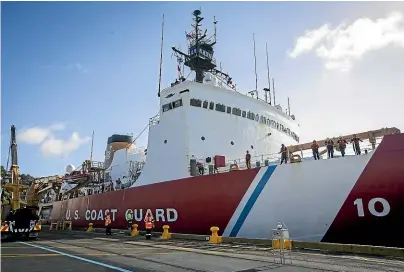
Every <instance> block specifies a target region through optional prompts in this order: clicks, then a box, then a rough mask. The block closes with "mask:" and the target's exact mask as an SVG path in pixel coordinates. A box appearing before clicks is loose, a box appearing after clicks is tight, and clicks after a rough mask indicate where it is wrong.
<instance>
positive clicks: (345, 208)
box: [51, 134, 404, 247]
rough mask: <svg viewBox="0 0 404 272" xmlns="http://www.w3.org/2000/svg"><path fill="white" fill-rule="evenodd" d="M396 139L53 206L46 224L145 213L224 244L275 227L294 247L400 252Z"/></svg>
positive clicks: (121, 221) (117, 220) (402, 208)
mask: <svg viewBox="0 0 404 272" xmlns="http://www.w3.org/2000/svg"><path fill="white" fill-rule="evenodd" d="M403 162H404V134H396V135H389V136H385V137H384V138H383V140H382V142H381V144H380V145H379V146H378V148H377V149H376V150H375V151H374V152H370V153H369V154H366V155H361V156H351V157H344V158H337V159H331V160H320V161H307V162H302V163H297V164H287V165H274V166H269V167H262V168H256V169H249V170H240V171H232V172H228V173H221V174H215V175H206V176H200V177H194V178H185V179H179V180H173V181H167V182H161V183H155V184H150V185H144V186H139V187H133V188H129V189H125V190H120V191H115V192H108V193H104V194H102V195H92V196H85V197H80V198H75V199H70V200H66V201H60V202H55V203H54V204H53V210H52V215H51V218H52V220H53V221H54V220H72V221H73V226H75V227H85V226H88V224H89V223H93V224H94V226H95V227H103V226H104V221H103V220H104V216H105V215H106V214H110V215H111V219H112V227H113V228H126V227H127V222H126V216H127V215H128V214H132V215H133V217H134V220H133V221H135V222H138V224H139V226H140V229H144V224H143V217H144V215H145V214H146V212H147V211H148V210H150V211H151V212H152V213H153V216H154V217H155V219H156V228H157V229H161V228H162V226H163V225H165V224H168V225H170V231H172V232H176V233H192V234H209V228H210V227H211V226H218V227H219V228H220V233H221V234H222V235H224V236H230V237H248V238H270V235H271V229H272V228H274V227H275V226H276V225H277V222H278V221H282V222H284V223H285V224H286V225H287V227H288V228H289V230H290V235H291V237H292V238H293V239H295V240H300V241H314V242H320V241H321V242H334V243H349V244H367V245H382V246H395V247H404V232H403V231H402V230H403V229H404V220H402V215H403V214H404V198H403V196H404V167H403V166H402V165H403Z"/></svg>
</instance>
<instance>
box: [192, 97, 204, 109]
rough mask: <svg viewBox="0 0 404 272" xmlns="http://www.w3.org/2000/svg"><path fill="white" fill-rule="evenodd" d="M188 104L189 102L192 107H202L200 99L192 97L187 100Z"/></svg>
mask: <svg viewBox="0 0 404 272" xmlns="http://www.w3.org/2000/svg"><path fill="white" fill-rule="evenodd" d="M189 104H190V105H191V106H194V107H202V100H200V99H195V98H192V99H191V100H190V101H189Z"/></svg>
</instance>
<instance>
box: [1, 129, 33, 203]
mask: <svg viewBox="0 0 404 272" xmlns="http://www.w3.org/2000/svg"><path fill="white" fill-rule="evenodd" d="M10 153H11V167H10V173H11V178H10V181H11V182H10V183H5V184H2V189H3V190H6V191H8V192H9V193H11V203H10V204H11V209H12V210H16V209H19V208H20V206H21V204H22V205H24V204H26V203H25V202H24V201H22V200H21V196H20V194H21V192H22V191H24V190H27V189H28V188H29V186H27V185H24V184H20V175H19V167H18V154H17V140H16V129H15V126H14V125H13V126H11V144H10ZM4 193H5V192H3V194H4Z"/></svg>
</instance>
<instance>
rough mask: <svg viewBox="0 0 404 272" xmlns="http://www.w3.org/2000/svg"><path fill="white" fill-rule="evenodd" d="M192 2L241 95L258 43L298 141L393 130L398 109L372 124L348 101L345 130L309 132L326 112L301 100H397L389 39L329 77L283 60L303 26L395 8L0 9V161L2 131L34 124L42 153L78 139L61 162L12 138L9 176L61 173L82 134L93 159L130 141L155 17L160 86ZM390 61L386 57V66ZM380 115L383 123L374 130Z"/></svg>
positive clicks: (303, 60) (152, 98)
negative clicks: (112, 143) (15, 155)
mask: <svg viewBox="0 0 404 272" xmlns="http://www.w3.org/2000/svg"><path fill="white" fill-rule="evenodd" d="M199 7H201V8H202V12H203V16H204V17H205V20H204V26H205V27H207V28H208V29H209V31H211V30H212V21H213V15H215V16H216V19H217V20H218V21H219V23H218V45H217V47H216V58H217V59H218V60H219V61H221V62H222V66H223V70H224V71H225V72H228V73H230V74H231V75H232V76H233V79H234V81H235V82H236V83H237V85H238V87H239V90H240V91H242V92H243V91H244V92H247V91H249V90H251V89H253V88H254V85H255V81H254V60H253V47H252V46H253V45H252V33H253V32H254V33H255V37H256V45H257V61H258V74H259V83H258V85H259V87H260V88H261V89H262V88H263V87H265V85H266V63H265V58H266V57H265V42H268V49H269V59H270V66H271V73H272V76H274V77H275V78H276V85H277V86H276V89H277V101H278V102H280V103H281V104H283V105H286V101H287V100H286V99H287V96H290V97H291V98H292V101H291V102H292V107H293V109H295V111H294V112H293V113H295V114H296V115H297V117H298V119H299V118H300V119H301V120H302V122H301V125H302V126H303V125H305V127H306V128H305V129H304V133H306V134H307V135H308V136H307V139H308V140H310V139H311V137H315V135H318V137H323V136H327V135H329V134H332V133H343V132H345V131H347V130H348V128H349V129H356V128H357V129H356V130H355V131H356V132H359V131H361V130H366V129H372V128H373V129H377V128H380V127H381V126H397V127H399V128H401V129H402V130H403V129H404V123H403V121H402V120H401V118H398V117H397V118H396V119H394V118H395V117H394V116H396V113H397V114H401V113H402V111H401V112H398V111H400V110H401V109H400V108H399V105H398V104H397V106H396V107H395V111H391V112H390V111H389V110H383V111H380V112H379V113H377V115H378V116H379V115H380V114H382V113H383V114H386V116H389V117H388V118H387V117H386V118H384V117H383V116H382V117H380V116H379V117H378V118H379V119H377V120H376V121H372V122H366V120H368V119H369V118H368V116H369V112H366V109H367V107H365V106H363V110H362V108H361V109H360V110H359V111H358V108H356V110H355V109H354V108H355V103H353V102H349V101H348V102H347V103H348V105H346V104H345V105H342V107H345V108H348V110H344V111H343V115H344V118H347V119H349V118H351V119H352V117H351V116H352V115H355V116H356V117H355V118H356V119H355V118H354V119H355V120H354V121H352V122H353V123H354V124H350V125H349V126H346V125H345V124H343V123H338V124H337V125H338V126H339V127H340V128H339V129H336V128H335V126H334V125H329V126H325V127H324V128H323V129H322V131H315V132H316V133H315V132H314V131H313V130H314V129H316V127H317V128H318V125H315V124H314V125H313V118H315V123H317V124H323V123H327V120H328V119H330V118H332V117H333V116H335V114H338V112H337V111H336V110H330V107H328V106H327V105H326V103H322V102H320V103H318V104H317V103H316V105H313V106H311V103H312V98H311V96H316V97H320V98H321V97H324V96H325V97H324V100H326V97H327V95H328V94H332V95H334V96H335V95H337V94H336V92H337V91H338V90H340V89H342V88H343V89H344V96H350V95H352V97H353V98H355V97H361V98H360V100H361V101H362V102H363V99H365V102H363V103H362V102H361V104H369V103H370V104H372V103H375V101H376V102H377V101H380V99H377V98H375V100H374V101H373V100H371V101H370V100H369V98H368V96H366V97H365V98H363V95H364V94H363V93H357V92H356V91H355V90H357V89H358V88H359V89H366V90H367V92H368V93H369V92H373V91H374V94H375V95H376V92H377V90H379V91H380V88H383V89H384V88H388V89H389V90H390V91H389V92H388V93H384V96H383V98H385V99H387V98H388V99H389V101H392V102H393V103H394V101H396V100H397V95H399V94H400V93H399V91H398V89H397V88H399V87H400V86H401V88H402V86H404V82H403V81H402V79H401V77H400V76H399V74H400V73H402V72H404V68H403V64H401V63H403V62H401V61H398V59H397V54H398V53H401V54H402V53H403V50H402V47H401V45H400V44H399V43H397V42H396V44H397V45H395V46H391V47H389V44H387V45H386V46H385V47H384V48H387V47H389V51H387V49H383V48H380V50H379V51H382V53H380V54H379V53H377V54H376V53H374V52H376V51H377V50H373V51H372V52H373V53H372V52H371V53H367V58H365V57H363V58H362V57H361V58H360V59H358V60H356V59H355V63H357V64H356V66H355V68H354V69H351V70H350V72H349V73H347V72H345V73H341V72H337V71H331V72H330V71H329V70H327V69H326V68H325V66H326V65H325V64H324V57H323V58H321V57H319V56H318V55H317V56H316V55H315V54H314V53H313V54H311V55H310V54H309V53H307V54H306V55H303V56H302V57H300V56H299V57H297V58H291V57H290V56H288V52H290V51H292V50H293V49H294V48H295V46H296V39H297V38H298V37H299V36H302V35H304V34H305V31H306V30H310V29H318V28H320V27H321V26H322V25H324V24H326V23H328V24H329V25H330V26H331V28H332V27H336V26H337V25H339V24H340V23H342V22H344V21H346V22H347V23H348V24H350V23H353V22H355V20H357V19H358V18H360V17H367V18H370V19H372V20H374V19H377V18H384V17H386V16H388V15H389V13H391V12H394V11H400V10H403V5H402V4H401V3H397V4H394V3H390V4H380V3H367V4H365V3H315V2H312V3H276V2H274V3H270V2H258V3H253V2H244V3H238V2H237V3H231V2H220V3H213V2H204V3H198V2H149V3H147V2H38V3H33V2H13V3H11V2H2V4H1V12H2V14H1V32H2V33H1V40H2V45H1V46H2V48H1V54H2V56H1V57H2V67H1V68H2V74H1V76H2V77H1V79H2V85H1V91H2V107H1V121H2V123H1V130H2V131H1V133H2V142H1V147H2V151H1V160H2V164H3V165H5V164H6V160H7V154H8V145H9V135H10V133H9V130H10V126H11V125H12V124H14V125H15V126H16V127H17V129H18V130H19V131H24V130H26V129H29V128H32V127H37V131H36V132H37V133H38V129H44V128H46V129H45V134H41V135H42V136H43V137H42V140H43V139H45V138H46V137H47V138H46V139H48V138H52V140H53V142H51V143H49V142H48V145H47V147H48V148H49V147H51V146H52V144H53V145H57V146H58V147H61V146H62V145H63V144H65V143H66V142H62V141H61V140H64V141H66V140H68V139H69V138H70V137H71V135H72V133H74V132H76V133H78V136H77V135H76V138H74V139H75V140H76V142H75V143H76V144H77V143H80V144H77V145H75V144H74V141H72V142H70V146H69V147H68V149H69V150H70V152H68V154H64V155H62V154H44V150H45V149H46V146H45V147H43V141H42V142H38V141H37V142H36V143H37V144H33V142H35V140H32V139H31V144H29V143H27V141H23V140H21V141H19V146H18V147H19V164H20V168H21V172H23V173H30V174H32V175H36V176H41V175H53V174H58V173H61V172H62V171H63V169H64V166H65V165H67V164H69V163H73V164H78V163H79V162H81V161H82V160H84V159H86V158H88V157H89V153H90V145H91V143H90V141H88V137H90V136H91V133H92V131H93V130H95V142H94V157H95V158H96V159H99V160H103V154H104V149H105V145H106V140H107V138H108V137H109V136H110V135H112V134H114V133H133V134H134V135H135V136H136V135H137V134H138V133H139V132H140V131H141V130H142V129H143V128H144V127H145V126H146V125H147V123H148V118H150V117H151V116H153V115H155V114H156V113H157V111H158V98H157V95H156V93H157V86H158V69H159V55H160V54H159V50H160V33H161V17H162V14H163V13H164V14H165V44H164V65H163V87H164V86H167V85H168V84H169V82H171V81H172V80H173V79H174V78H175V77H176V62H175V59H174V58H171V50H170V47H171V46H179V45H181V48H182V49H185V45H186V43H185V34H184V31H185V30H187V31H188V30H190V23H191V13H192V11H193V10H194V9H197V8H199ZM401 34H402V32H398V34H397V35H401ZM334 36H335V35H334ZM398 37H401V36H398ZM391 44H393V43H391ZM403 47H404V45H403ZM383 50H384V51H383ZM370 51H371V50H370ZM333 52H334V51H333ZM403 55H404V54H403ZM370 60H372V62H370ZM391 60H394V61H395V62H394V61H393V64H394V68H392V66H391V65H390V64H391V63H392V62H391ZM366 61H368V63H367V62H366ZM375 62H377V63H380V65H379V64H378V65H377V67H376V68H375V69H376V70H369V66H374V65H369V64H370V63H375ZM386 63H388V64H386ZM325 71H326V72H325ZM369 76H370V77H371V78H372V81H371V82H370V81H369V78H368V77H369ZM392 82H394V83H395V84H393V83H392ZM336 83H338V84H336ZM339 84H342V85H339ZM401 84H402V85H401ZM390 85H392V86H393V85H394V86H393V88H392V86H390ZM320 87H321V90H320ZM333 88H336V89H333ZM373 89H374V90H373ZM396 89H397V90H396ZM351 90H352V91H351ZM401 90H402V89H401ZM327 92H329V93H327ZM261 95H262V94H261ZM376 96H377V95H376ZM387 96H388V97H387ZM401 98H402V96H401ZM337 100H338V99H337ZM349 100H351V99H349ZM310 101H311V102H310ZM349 107H351V109H349ZM360 107H362V106H360ZM313 108H314V109H313ZM337 108H338V107H337ZM340 114H341V112H340ZM392 116H393V117H392ZM386 119H389V120H388V121H389V122H391V124H390V123H389V122H387V123H385V122H384V121H385V120H386ZM392 119H393V120H392ZM362 120H364V121H362ZM393 121H394V122H393ZM397 123H399V124H397ZM400 125H401V127H400ZM342 127H343V128H342ZM341 128H342V129H341ZM42 133H44V130H42ZM302 133H303V132H302ZM37 136H38V135H37ZM332 136H335V135H332ZM301 138H302V137H301ZM303 139H305V138H304V137H303ZM25 140H26V139H25ZM81 140H83V141H81ZM28 142H29V141H28ZM146 143H147V133H145V134H144V135H142V137H140V139H139V140H138V145H140V146H142V145H145V144H146ZM41 144H42V149H41ZM75 147H78V148H77V149H75Z"/></svg>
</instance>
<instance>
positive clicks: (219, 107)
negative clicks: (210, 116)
mask: <svg viewBox="0 0 404 272" xmlns="http://www.w3.org/2000/svg"><path fill="white" fill-rule="evenodd" d="M216 111H220V112H226V106H225V105H223V104H220V103H218V104H216Z"/></svg>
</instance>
